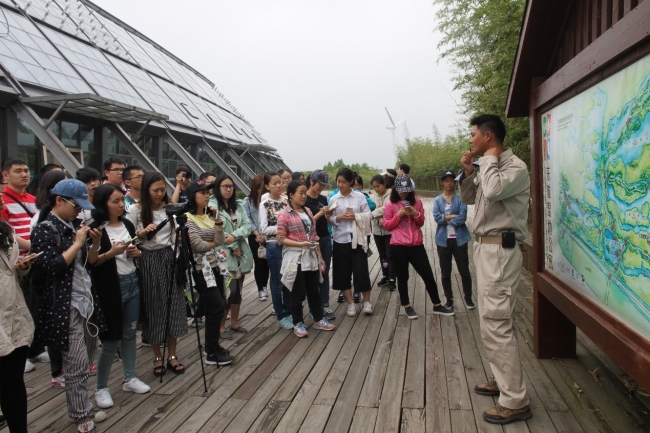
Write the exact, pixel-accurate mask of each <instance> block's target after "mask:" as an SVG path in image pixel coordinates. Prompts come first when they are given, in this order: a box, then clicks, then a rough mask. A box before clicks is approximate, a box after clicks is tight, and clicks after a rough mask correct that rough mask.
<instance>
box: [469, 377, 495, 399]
mask: <svg viewBox="0 0 650 433" xmlns="http://www.w3.org/2000/svg"><path fill="white" fill-rule="evenodd" d="M474 392H475V393H477V394H480V395H494V396H497V395H499V394H501V392H500V391H499V387H498V386H497V383H496V381H495V380H494V379H490V380H488V381H487V383H479V384H478V385H476V386H475V387H474Z"/></svg>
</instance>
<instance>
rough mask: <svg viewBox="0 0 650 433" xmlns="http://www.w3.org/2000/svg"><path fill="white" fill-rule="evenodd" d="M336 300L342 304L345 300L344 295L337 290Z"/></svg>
mask: <svg viewBox="0 0 650 433" xmlns="http://www.w3.org/2000/svg"><path fill="white" fill-rule="evenodd" d="M336 302H338V303H339V304H342V303H343V302H345V296H343V292H339V297H338V299H337V300H336Z"/></svg>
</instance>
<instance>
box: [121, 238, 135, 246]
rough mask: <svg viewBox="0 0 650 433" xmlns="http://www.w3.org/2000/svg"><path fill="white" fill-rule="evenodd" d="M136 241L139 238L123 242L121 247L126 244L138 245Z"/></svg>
mask: <svg viewBox="0 0 650 433" xmlns="http://www.w3.org/2000/svg"><path fill="white" fill-rule="evenodd" d="M138 240H139V238H138V237H137V236H136V237H134V238H133V239H128V240H123V241H122V245H126V244H133V245H135V244H136V243H138Z"/></svg>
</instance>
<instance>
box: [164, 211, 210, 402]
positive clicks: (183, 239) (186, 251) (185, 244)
mask: <svg viewBox="0 0 650 433" xmlns="http://www.w3.org/2000/svg"><path fill="white" fill-rule="evenodd" d="M176 222H177V223H178V226H177V227H176V238H175V242H174V257H178V258H179V260H187V262H186V263H184V265H185V267H184V269H183V271H184V272H186V275H185V278H187V280H186V281H188V282H189V286H190V298H191V302H190V306H191V307H192V308H191V310H192V316H193V318H194V329H195V330H196V341H197V345H198V350H199V362H200V364H201V374H202V375H203V387H204V391H205V393H206V394H207V393H208V383H207V381H206V379H205V366H204V365H203V346H202V345H201V335H200V334H199V321H198V317H197V310H198V308H197V303H196V299H195V298H194V282H193V281H192V271H193V270H194V269H196V261H195V260H194V254H193V253H192V247H191V244H190V236H189V233H188V231H187V226H186V224H187V217H186V216H185V215H177V216H176ZM179 253H180V254H179ZM179 260H177V262H176V263H177V264H176V266H177V267H178V261H179ZM172 293H173V290H172V291H170V292H169V298H168V300H167V322H166V331H167V334H169V321H170V320H169V318H170V315H171V305H172V299H171V297H172ZM163 359H165V347H163ZM160 380H161V381H162V376H161V378H160Z"/></svg>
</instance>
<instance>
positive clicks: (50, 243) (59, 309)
mask: <svg viewBox="0 0 650 433" xmlns="http://www.w3.org/2000/svg"><path fill="white" fill-rule="evenodd" d="M47 220H48V221H50V222H51V223H52V224H54V227H56V229H57V230H58V232H59V235H60V239H61V245H60V246H59V245H58V244H57V239H56V236H55V234H54V232H53V231H52V229H51V228H50V227H48V226H47V225H45V224H43V223H41V224H38V225H37V226H36V227H34V230H32V233H31V243H32V246H31V252H33V253H39V252H41V251H43V255H41V256H40V257H39V258H38V260H37V261H36V263H34V266H33V269H32V274H33V277H32V286H33V288H34V290H36V293H40V294H41V295H42V299H41V304H40V306H39V310H38V318H37V320H35V322H36V335H35V340H36V341H38V342H39V343H40V344H43V345H45V346H48V347H51V348H53V349H56V350H61V351H67V350H68V333H69V328H70V304H71V299H72V276H73V274H74V263H75V262H74V261H73V262H72V263H70V264H69V265H67V264H66V263H65V259H64V258H63V256H62V255H61V253H63V251H65V250H67V249H68V248H70V247H71V246H72V244H73V243H74V240H75V235H74V232H73V230H72V228H70V226H68V225H67V224H64V223H63V222H62V221H61V220H60V219H59V218H58V217H57V216H56V215H54V214H52V213H50V214H49V215H48V216H47ZM73 224H75V227H77V225H78V221H75V222H73ZM82 251H83V254H84V260H85V254H86V251H85V249H82ZM75 260H76V259H75ZM90 291H91V294H92V296H93V307H94V312H93V315H92V316H91V318H90V322H91V323H93V324H95V326H97V327H98V329H99V332H104V331H105V330H106V322H105V321H104V314H103V313H102V310H101V307H100V305H99V304H98V303H97V296H96V294H95V292H94V290H93V288H92V287H91V288H90Z"/></svg>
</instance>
